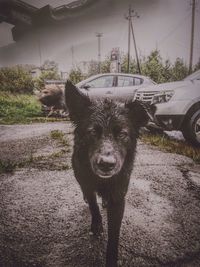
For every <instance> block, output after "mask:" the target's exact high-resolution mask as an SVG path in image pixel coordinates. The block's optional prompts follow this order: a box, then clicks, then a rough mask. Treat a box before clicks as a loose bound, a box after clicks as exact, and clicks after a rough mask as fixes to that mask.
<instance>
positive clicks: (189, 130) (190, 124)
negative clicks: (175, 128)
mask: <svg viewBox="0 0 200 267" xmlns="http://www.w3.org/2000/svg"><path fill="white" fill-rule="evenodd" d="M182 133H183V136H184V138H185V139H186V140H187V141H188V142H190V143H191V144H193V145H195V146H200V109H198V110H196V111H194V112H193V113H192V114H190V116H188V118H187V119H186V121H185V123H184V125H183V129H182Z"/></svg>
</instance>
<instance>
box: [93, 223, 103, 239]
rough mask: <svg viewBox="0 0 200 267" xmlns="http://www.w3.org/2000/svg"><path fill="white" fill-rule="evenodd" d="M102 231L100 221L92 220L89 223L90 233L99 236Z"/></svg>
mask: <svg viewBox="0 0 200 267" xmlns="http://www.w3.org/2000/svg"><path fill="white" fill-rule="evenodd" d="M102 233H103V225H102V222H93V223H92V224H91V231H90V235H94V236H100V235H101V234H102Z"/></svg>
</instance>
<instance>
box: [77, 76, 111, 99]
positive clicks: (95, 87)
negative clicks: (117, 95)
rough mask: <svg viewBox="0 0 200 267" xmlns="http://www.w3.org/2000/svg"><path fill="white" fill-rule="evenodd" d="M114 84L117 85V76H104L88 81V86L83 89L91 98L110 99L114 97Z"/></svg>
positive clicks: (85, 85)
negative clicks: (105, 97)
mask: <svg viewBox="0 0 200 267" xmlns="http://www.w3.org/2000/svg"><path fill="white" fill-rule="evenodd" d="M114 84H115V75H103V76H101V77H98V78H95V79H93V80H91V81H88V82H87V83H86V84H84V85H83V86H82V88H85V90H87V93H88V94H89V96H92V97H102V96H107V97H109V96H112V95H113V88H114V87H113V86H114Z"/></svg>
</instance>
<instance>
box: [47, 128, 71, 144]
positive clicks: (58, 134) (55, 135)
mask: <svg viewBox="0 0 200 267" xmlns="http://www.w3.org/2000/svg"><path fill="white" fill-rule="evenodd" d="M50 136H51V139H53V140H57V141H58V142H59V143H60V144H61V145H63V146H68V145H69V142H68V140H67V138H66V136H65V134H64V133H63V132H62V131H59V130H54V131H51V133H50Z"/></svg>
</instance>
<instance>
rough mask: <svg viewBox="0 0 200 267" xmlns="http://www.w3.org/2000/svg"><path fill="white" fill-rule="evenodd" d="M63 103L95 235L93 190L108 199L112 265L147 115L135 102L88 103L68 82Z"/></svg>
mask: <svg viewBox="0 0 200 267" xmlns="http://www.w3.org/2000/svg"><path fill="white" fill-rule="evenodd" d="M65 101H66V105H67V107H68V109H69V115H70V118H71V120H72V122H73V123H74V124H75V132H74V133H75V137H74V153H73V158H72V164H73V169H74V173H75V177H76V179H77V181H78V182H79V184H80V187H81V189H82V191H83V194H84V197H85V198H86V200H87V202H88V204H89V208H90V212H91V215H92V224H91V231H92V232H93V234H94V235H98V234H99V233H101V232H102V230H103V227H102V218H101V215H100V211H99V207H98V205H97V200H96V193H97V194H98V195H100V196H102V198H103V199H104V200H105V201H106V202H107V216H108V244H107V254H106V266H107V267H108V266H109V267H111V266H112V267H114V266H117V258H118V241H119V234H120V227H121V221H122V218H123V213H124V205H125V196H126V193H127V189H128V184H129V179H130V174H131V171H132V167H133V161H134V156H135V148H136V139H137V137H138V132H139V129H140V127H141V126H143V125H145V124H146V123H147V121H148V120H149V116H148V113H147V111H146V109H145V108H144V106H143V105H142V104H141V103H139V102H138V101H133V102H128V103H126V104H122V103H115V102H114V101H112V100H109V99H105V100H98V101H94V100H93V101H92V100H90V99H89V97H88V96H86V95H84V94H82V93H81V92H80V91H79V90H78V89H77V88H76V87H75V86H74V85H73V84H72V83H71V82H70V81H68V82H67V84H66V89H65Z"/></svg>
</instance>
